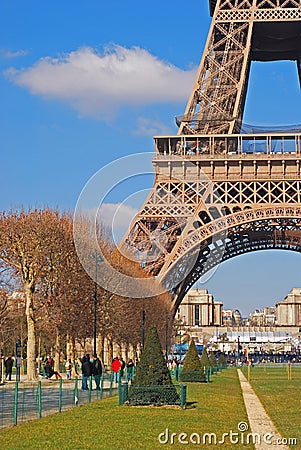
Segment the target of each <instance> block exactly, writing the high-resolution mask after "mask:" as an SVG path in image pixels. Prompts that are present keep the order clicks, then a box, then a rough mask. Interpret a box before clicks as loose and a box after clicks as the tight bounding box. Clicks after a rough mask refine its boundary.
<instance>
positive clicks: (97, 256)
mask: <svg viewBox="0 0 301 450" xmlns="http://www.w3.org/2000/svg"><path fill="white" fill-rule="evenodd" d="M91 258H93V259H95V280H94V297H93V301H94V320H93V354H94V355H96V341H97V333H96V325H97V275H98V274H97V270H98V263H100V262H102V261H103V257H102V256H101V255H100V254H99V253H91Z"/></svg>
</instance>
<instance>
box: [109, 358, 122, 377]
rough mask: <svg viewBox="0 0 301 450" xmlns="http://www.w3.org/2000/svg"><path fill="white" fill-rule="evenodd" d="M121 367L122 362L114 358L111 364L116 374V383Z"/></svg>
mask: <svg viewBox="0 0 301 450" xmlns="http://www.w3.org/2000/svg"><path fill="white" fill-rule="evenodd" d="M120 367H121V362H120V361H119V358H118V357H117V356H115V358H113V361H112V364H111V369H112V371H113V373H114V383H117V382H118V372H119V370H120Z"/></svg>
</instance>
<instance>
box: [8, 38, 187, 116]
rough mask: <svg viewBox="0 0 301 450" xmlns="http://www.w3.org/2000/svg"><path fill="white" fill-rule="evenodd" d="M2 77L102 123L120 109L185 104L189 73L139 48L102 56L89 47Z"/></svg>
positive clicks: (115, 48)
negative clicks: (157, 104) (64, 103)
mask: <svg viewBox="0 0 301 450" xmlns="http://www.w3.org/2000/svg"><path fill="white" fill-rule="evenodd" d="M5 73H6V75H7V77H9V78H10V80H11V81H13V82H14V83H16V84H17V85H19V86H22V87H24V88H26V89H28V90H29V91H30V92H31V93H32V94H35V95H40V96H43V97H46V98H49V99H58V100H61V101H64V102H66V103H67V104H69V105H70V106H71V107H73V108H74V109H76V110H77V111H78V112H79V113H80V114H81V115H84V116H93V117H96V118H99V119H106V118H108V117H109V116H113V115H115V114H116V112H117V111H118V110H119V109H120V108H122V107H123V106H139V105H146V104H156V103H166V102H179V101H185V100H186V99H187V96H188V94H189V91H190V89H191V85H192V82H193V78H194V76H195V70H194V69H193V70H187V71H185V70H181V69H179V68H177V67H175V66H173V65H172V64H169V63H168V62H165V61H162V60H160V59H158V58H156V57H155V56H153V55H152V54H150V53H149V52H148V51H146V50H144V49H141V48H139V47H133V48H130V49H128V48H124V47H121V46H118V45H114V46H111V47H110V48H108V49H106V51H105V52H104V53H103V54H100V53H99V52H97V51H96V50H94V49H92V48H90V47H84V48H80V49H78V50H77V51H74V52H71V53H69V54H66V55H64V56H62V57H59V58H49V57H47V58H42V59H41V60H39V61H38V62H37V63H36V64H34V65H33V66H31V67H29V68H25V69H23V70H15V69H13V68H10V69H8V70H7V71H6V72H5Z"/></svg>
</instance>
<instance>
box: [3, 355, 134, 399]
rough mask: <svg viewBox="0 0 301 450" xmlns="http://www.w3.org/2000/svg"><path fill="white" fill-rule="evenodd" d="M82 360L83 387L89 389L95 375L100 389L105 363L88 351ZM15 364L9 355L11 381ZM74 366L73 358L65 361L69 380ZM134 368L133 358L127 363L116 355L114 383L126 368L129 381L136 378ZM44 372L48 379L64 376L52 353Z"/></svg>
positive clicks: (6, 366)
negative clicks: (57, 367)
mask: <svg viewBox="0 0 301 450" xmlns="http://www.w3.org/2000/svg"><path fill="white" fill-rule="evenodd" d="M80 361H81V372H82V389H83V390H88V379H89V378H91V380H92V377H93V379H94V381H95V386H96V389H97V390H100V381H101V375H102V373H103V365H102V363H101V361H100V359H99V358H98V356H97V354H95V355H92V357H90V354H88V353H87V354H86V355H85V356H84V357H83V358H82V359H81V360H80ZM13 364H14V360H13V358H12V357H11V356H9V357H7V358H6V359H5V360H4V366H5V377H6V379H7V380H8V381H11V377H12V368H13ZM72 368H73V364H72V361H71V359H67V361H66V363H65V370H66V376H67V380H71V377H72ZM134 368H135V364H134V362H133V360H132V359H129V361H128V363H127V364H126V363H125V361H124V360H123V359H122V358H121V357H118V356H116V357H115V358H113V361H112V364H111V370H112V372H113V374H114V383H118V381H119V377H120V378H121V377H123V376H124V374H125V370H126V378H127V381H128V382H131V381H132V380H133V378H134V370H135V369H134ZM44 372H45V376H46V378H47V379H51V378H52V377H53V376H55V379H56V380H59V379H60V378H62V376H61V374H60V373H59V372H58V371H56V370H54V359H53V358H52V356H50V355H48V356H47V358H46V361H45V363H44Z"/></svg>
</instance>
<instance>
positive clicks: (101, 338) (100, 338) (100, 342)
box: [97, 334, 105, 361]
mask: <svg viewBox="0 0 301 450" xmlns="http://www.w3.org/2000/svg"><path fill="white" fill-rule="evenodd" d="M97 341H98V356H99V359H100V360H101V361H103V358H104V341H105V339H104V336H102V335H101V334H99V335H98V339H97Z"/></svg>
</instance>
